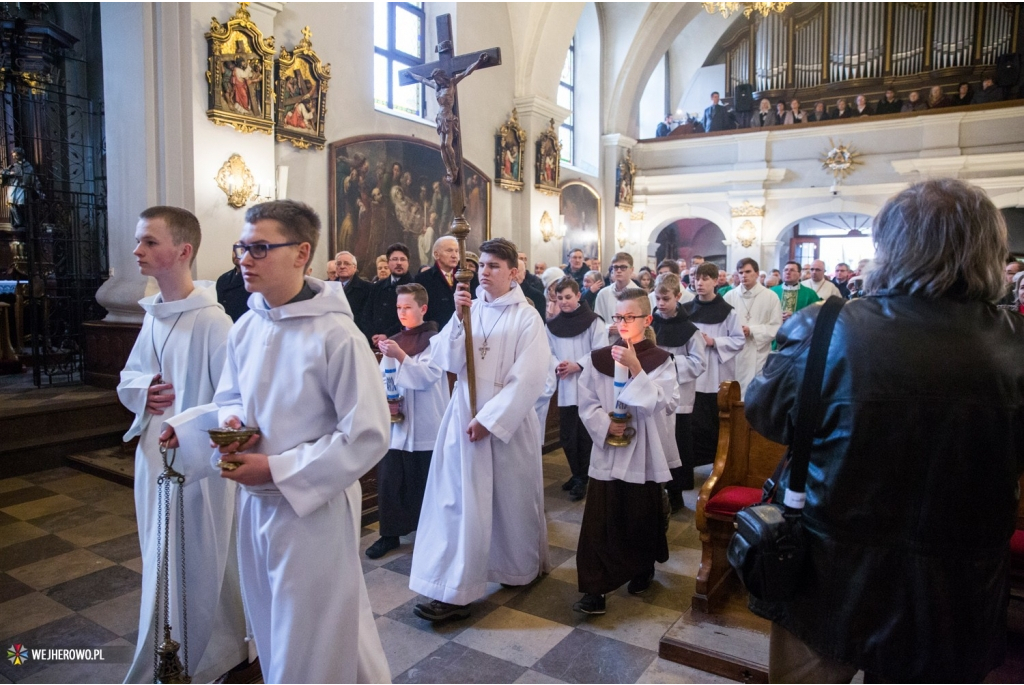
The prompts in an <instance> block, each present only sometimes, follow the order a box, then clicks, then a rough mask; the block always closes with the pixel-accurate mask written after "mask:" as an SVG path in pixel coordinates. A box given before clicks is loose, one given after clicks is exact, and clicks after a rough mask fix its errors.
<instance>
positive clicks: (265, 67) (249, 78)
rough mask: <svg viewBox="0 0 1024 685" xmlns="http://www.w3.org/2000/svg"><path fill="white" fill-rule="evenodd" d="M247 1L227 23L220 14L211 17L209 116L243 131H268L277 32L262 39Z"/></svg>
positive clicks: (271, 123) (271, 124)
mask: <svg viewBox="0 0 1024 685" xmlns="http://www.w3.org/2000/svg"><path fill="white" fill-rule="evenodd" d="M248 4H249V3H247V2H240V3H238V11H236V12H235V14H234V16H233V17H231V19H229V20H228V22H227V23H226V24H221V23H220V22H219V21H217V18H216V17H214V18H213V19H212V20H211V21H210V32H209V33H207V34H206V41H207V43H208V46H209V59H208V65H207V69H208V70H207V72H206V80H207V82H208V83H209V109H208V110H207V111H206V116H207V117H208V118H209V119H210V121H212V122H214V123H215V124H221V125H224V126H233V127H234V128H235V129H236V130H238V131H241V132H242V133H252V132H254V131H261V132H263V133H268V134H269V133H272V132H273V130H274V116H273V100H274V92H273V77H274V71H273V69H274V37H273V36H269V37H268V38H266V39H264V38H263V33H262V32H261V31H260V30H259V28H258V27H257V26H256V24H254V23H253V21H252V17H251V16H250V15H249V10H247V9H246V6H248Z"/></svg>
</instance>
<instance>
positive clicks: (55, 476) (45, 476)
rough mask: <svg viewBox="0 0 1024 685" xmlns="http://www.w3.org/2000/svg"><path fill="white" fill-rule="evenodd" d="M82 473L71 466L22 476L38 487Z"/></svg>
mask: <svg viewBox="0 0 1024 685" xmlns="http://www.w3.org/2000/svg"><path fill="white" fill-rule="evenodd" d="M81 473H82V472H81V471H79V470H78V469H73V468H71V467H70V466H60V467H58V468H55V469H48V470H46V471H38V472H36V473H30V474H28V475H26V476H22V478H24V479H25V480H27V481H30V482H32V483H35V484H36V485H42V484H43V483H49V482H50V481H53V480H61V479H62V478H71V477H72V476H78V475H81Z"/></svg>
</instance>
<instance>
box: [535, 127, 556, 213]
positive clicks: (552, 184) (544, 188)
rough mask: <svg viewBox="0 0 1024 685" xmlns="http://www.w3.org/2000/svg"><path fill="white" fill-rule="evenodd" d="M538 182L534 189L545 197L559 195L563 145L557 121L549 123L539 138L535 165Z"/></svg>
mask: <svg viewBox="0 0 1024 685" xmlns="http://www.w3.org/2000/svg"><path fill="white" fill-rule="evenodd" d="M535 167H536V169H535V171H536V174H537V180H536V181H535V182H534V184H533V187H534V188H536V189H537V190H539V191H540V192H542V193H544V194H545V195H559V194H561V192H562V191H561V189H560V188H559V187H558V179H559V177H561V175H562V143H561V142H559V140H558V132H557V131H556V130H555V120H554V119H552V120H551V121H550V122H549V123H548V128H547V130H546V131H543V132H542V133H541V134H540V137H539V138H537V163H536V165H535Z"/></svg>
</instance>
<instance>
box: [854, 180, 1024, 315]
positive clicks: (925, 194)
mask: <svg viewBox="0 0 1024 685" xmlns="http://www.w3.org/2000/svg"><path fill="white" fill-rule="evenodd" d="M871 232H872V235H873V237H874V242H875V250H876V252H875V259H874V263H873V264H872V268H871V269H870V270H869V271H868V274H867V278H866V279H865V283H864V290H865V292H866V293H867V294H874V293H878V292H879V291H881V290H892V291H895V292H898V293H901V294H906V295H918V296H921V297H927V298H930V299H938V298H940V297H957V298H961V299H967V300H981V301H985V302H995V301H996V300H998V299H999V298H1000V297H1002V296H1003V294H1004V292H1005V288H1006V284H1005V280H1004V279H1003V269H1002V266H1001V265H1002V264H1004V263H1005V262H1006V255H1007V254H1008V253H1009V247H1008V244H1007V236H1006V223H1005V221H1003V215H1002V214H1001V213H1000V212H999V210H998V209H996V206H995V205H994V204H992V201H991V200H989V199H988V196H987V195H985V193H984V192H983V191H982V190H980V189H979V188H976V187H974V186H972V185H970V184H968V183H964V182H963V181H958V180H956V179H951V178H945V179H933V180H930V181H922V182H920V183H915V184H914V185H912V186H910V187H909V188H907V189H906V190H904V191H903V192H901V193H899V194H898V195H896V196H894V197H892V198H889V200H888V201H887V202H886V203H885V206H884V207H882V210H881V211H880V212H879V213H878V216H877V217H875V222H874V226H873V227H872V231H871Z"/></svg>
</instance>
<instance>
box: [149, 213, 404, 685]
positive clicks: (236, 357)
mask: <svg viewBox="0 0 1024 685" xmlns="http://www.w3.org/2000/svg"><path fill="white" fill-rule="evenodd" d="M319 236H320V219H319V217H318V216H317V215H316V213H315V212H314V211H313V210H312V209H311V208H310V207H309V206H307V205H304V204H302V203H299V202H295V201H292V200H278V201H274V202H266V203H263V204H259V205H255V206H253V207H250V208H249V210H248V211H247V212H246V214H245V226H244V227H243V228H242V235H241V239H240V240H239V242H238V243H237V244H236V245H235V246H234V249H235V254H236V255H238V256H240V258H241V267H242V276H243V278H244V279H245V286H246V289H247V290H249V292H251V293H253V295H252V298H251V300H252V309H251V310H250V313H249V314H247V315H246V316H244V317H243V318H242V319H241V320H240V321H239V322H238V324H236V325H235V326H234V327H233V328H232V329H231V333H230V336H229V337H228V345H227V360H226V362H225V365H224V374H223V376H222V377H221V380H220V384H219V385H218V387H217V393H216V395H215V396H214V398H213V402H214V404H212V405H206V406H205V407H197V408H196V409H195V410H193V412H191V413H189V412H186V415H182V416H181V417H175V418H174V419H172V420H170V421H167V422H166V423H167V425H169V426H171V427H172V428H174V432H172V431H168V433H169V434H170V435H169V436H168V437H169V439H170V440H171V441H172V442H173V443H177V442H178V441H179V440H180V441H181V443H182V450H181V451H182V452H183V453H184V454H197V453H201V452H202V451H203V450H204V449H205V450H206V453H207V454H208V453H209V449H208V447H207V445H208V444H209V442H208V438H207V437H206V436H205V435H202V431H201V430H199V429H203V428H212V427H215V426H217V425H218V424H219V425H222V426H227V427H230V428H239V427H241V426H252V427H258V429H259V433H258V434H256V435H254V436H253V437H252V438H250V439H249V440H248V441H246V442H245V443H244V444H241V445H240V444H238V443H235V444H233V445H230V446H227V447H221V448H220V452H221V458H222V459H226V460H229V461H231V462H235V463H237V464H238V466H237V468H235V469H234V470H224V471H222V472H221V476H222V477H223V478H227V479H229V480H233V481H235V482H236V483H238V484H240V485H241V486H242V487H241V488H239V493H238V505H237V511H238V530H237V536H238V559H239V565H240V567H241V580H242V597H243V599H244V600H245V607H246V610H247V613H248V617H249V621H250V623H251V625H252V631H253V635H254V636H255V640H256V650H257V652H258V653H259V655H260V663H261V667H262V670H263V681H264V682H267V683H282V682H291V683H316V682H384V681H387V680H389V672H388V665H387V660H386V659H385V657H384V650H383V648H382V647H381V643H380V638H379V637H378V635H377V628H376V625H375V624H374V622H373V613H372V611H371V609H370V601H369V596H368V595H367V593H366V585H365V583H364V581H363V573H362V568H361V565H360V561H359V527H360V517H361V514H362V489H361V488H360V485H359V477H360V476H362V475H363V474H365V473H366V472H367V471H369V470H370V469H371V468H372V467H373V466H374V464H376V463H377V462H378V461H379V460H380V458H381V457H382V456H383V455H384V453H385V452H386V451H387V444H388V443H387V441H388V434H389V425H390V422H389V419H388V407H387V403H386V401H385V398H384V387H383V384H382V383H381V378H380V375H379V373H378V372H377V366H376V363H375V360H374V358H373V355H372V354H371V352H370V350H369V349H367V346H366V342H365V338H364V337H363V336H362V334H361V333H360V332H359V329H358V328H357V327H356V325H355V323H354V322H353V320H352V311H351V309H350V308H349V305H348V301H347V300H346V299H345V295H344V293H343V292H342V289H341V285H340V284H338V283H327V282H325V281H320V280H317V279H315V278H311V277H304V274H305V271H306V267H307V264H308V263H309V261H310V259H311V258H312V256H313V253H314V252H315V250H316V244H317V240H318V238H319ZM175 433H176V434H177V435H175ZM200 436H201V437H200ZM228 455H230V456H228ZM215 458H216V457H215ZM311 655H315V656H311Z"/></svg>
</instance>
